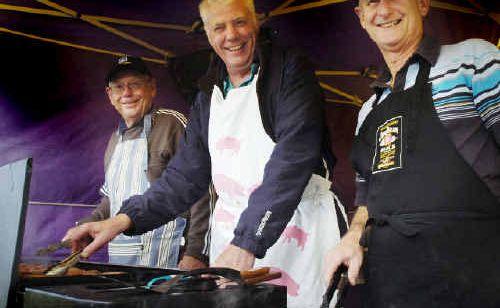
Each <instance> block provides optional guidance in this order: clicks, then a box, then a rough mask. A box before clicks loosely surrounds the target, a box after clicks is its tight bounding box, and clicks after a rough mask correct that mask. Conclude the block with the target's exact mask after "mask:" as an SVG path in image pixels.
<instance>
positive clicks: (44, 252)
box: [36, 240, 71, 256]
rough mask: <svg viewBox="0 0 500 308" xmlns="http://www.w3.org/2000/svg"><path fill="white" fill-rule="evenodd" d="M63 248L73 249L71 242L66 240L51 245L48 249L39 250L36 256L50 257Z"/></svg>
mask: <svg viewBox="0 0 500 308" xmlns="http://www.w3.org/2000/svg"><path fill="white" fill-rule="evenodd" d="M62 248H71V240H66V241H62V242H58V243H54V244H50V245H49V246H47V247H44V248H41V249H38V250H37V252H36V255H37V256H48V255H50V254H51V253H53V252H56V251H57V250H59V249H62Z"/></svg>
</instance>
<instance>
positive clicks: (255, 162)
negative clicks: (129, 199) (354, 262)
mask: <svg viewBox="0 0 500 308" xmlns="http://www.w3.org/2000/svg"><path fill="white" fill-rule="evenodd" d="M257 80H258V75H256V76H255V78H254V79H253V81H252V83H251V84H250V85H248V86H243V87H239V88H235V89H232V90H230V91H229V93H228V94H227V97H226V98H224V97H223V95H222V92H221V90H220V89H219V88H218V87H217V86H214V89H213V92H212V98H211V107H210V122H209V136H208V140H209V141H208V142H209V150H210V156H211V161H212V180H213V183H214V186H215V189H216V191H217V194H218V197H219V198H218V200H217V203H216V205H215V210H214V214H213V215H212V239H211V244H210V245H211V246H210V261H211V262H214V261H215V260H216V259H217V257H218V256H219V255H220V254H221V253H222V252H223V251H224V249H225V248H226V247H227V246H228V245H229V243H230V241H231V240H232V239H233V237H234V234H233V231H234V229H235V228H236V225H237V223H238V220H239V218H240V215H241V213H242V212H243V211H244V210H245V209H246V208H247V206H248V199H249V196H250V194H251V193H252V192H253V191H254V190H255V189H256V188H257V187H258V186H259V185H260V184H261V183H262V179H263V175H264V168H265V166H266V164H267V162H268V161H269V158H270V157H271V154H272V152H273V150H274V146H275V143H274V142H273V140H272V139H271V138H270V137H269V136H268V134H267V133H266V131H265V130H264V127H263V125H262V119H261V116H260V111H259V103H258V98H257V91H256V84H257ZM329 188H330V182H329V181H328V180H326V179H324V178H322V177H320V176H318V175H315V174H313V175H312V176H311V179H310V180H309V183H308V185H307V187H306V188H305V191H304V193H303V195H302V199H301V201H300V203H299V205H298V207H297V209H296V210H295V213H294V215H293V217H292V219H291V220H290V222H289V223H288V225H287V226H286V228H285V230H284V231H283V233H282V235H281V237H280V238H279V239H278V241H277V242H276V243H275V244H274V245H273V246H272V247H271V248H270V249H268V251H267V253H266V256H265V257H264V258H263V259H256V260H255V265H254V267H255V268H259V267H264V266H269V267H271V268H272V271H281V273H282V277H281V278H280V279H277V280H274V281H271V283H275V284H279V285H285V286H286V287H287V302H288V307H292V308H294V307H296V308H305V307H319V306H320V304H321V300H322V295H323V293H324V292H325V290H326V287H327V283H326V282H325V281H324V280H323V273H324V269H323V259H324V258H323V257H324V255H325V253H326V252H327V251H328V250H329V249H331V248H333V247H334V246H335V245H336V244H337V243H338V242H339V239H340V232H339V227H338V223H337V216H336V213H335V208H334V199H335V198H336V197H335V195H334V194H333V193H332V192H331V191H330V190H329ZM337 201H338V200H337Z"/></svg>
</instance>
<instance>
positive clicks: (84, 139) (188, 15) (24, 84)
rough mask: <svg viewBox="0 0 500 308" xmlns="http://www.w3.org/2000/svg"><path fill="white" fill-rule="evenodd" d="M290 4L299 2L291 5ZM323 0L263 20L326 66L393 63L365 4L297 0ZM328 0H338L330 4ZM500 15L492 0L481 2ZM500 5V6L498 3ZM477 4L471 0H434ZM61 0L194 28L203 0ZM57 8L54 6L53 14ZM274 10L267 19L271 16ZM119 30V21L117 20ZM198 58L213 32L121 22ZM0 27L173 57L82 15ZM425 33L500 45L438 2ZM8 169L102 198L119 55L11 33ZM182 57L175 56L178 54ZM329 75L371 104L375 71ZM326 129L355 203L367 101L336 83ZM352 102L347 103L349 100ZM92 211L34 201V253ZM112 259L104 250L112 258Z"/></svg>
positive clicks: (67, 193)
mask: <svg viewBox="0 0 500 308" xmlns="http://www.w3.org/2000/svg"><path fill="white" fill-rule="evenodd" d="M283 2H285V1H277V0H269V1H259V0H257V1H256V7H257V11H258V12H261V13H267V14H268V15H269V13H270V12H273V9H276V8H277V7H279V6H280V5H281V4H282V3H283ZM288 2H290V1H288ZM320 2H321V3H323V4H325V5H323V6H319V7H316V8H311V9H306V10H299V11H295V12H291V13H287V14H281V15H276V16H271V17H269V16H268V17H269V18H268V20H267V21H266V22H265V23H264V26H266V27H269V28H271V29H273V30H275V31H276V32H277V39H278V40H279V41H280V42H281V43H282V44H285V45H290V46H298V47H299V48H301V49H302V50H303V51H304V52H305V53H307V54H308V55H309V56H310V58H311V59H312V60H313V62H314V64H315V65H316V68H317V69H318V70H322V71H323V70H326V71H328V70H335V71H349V72H362V71H363V70H365V69H366V68H368V67H378V66H380V64H381V63H382V58H381V56H380V53H379V52H378V50H377V48H376V46H375V44H373V43H372V42H371V41H370V39H369V38H368V36H367V34H366V33H365V32H364V31H363V29H361V27H360V26H359V22H358V20H357V17H356V16H355V14H354V12H353V8H354V6H355V3H356V1H299V0H297V1H292V2H291V4H290V6H291V7H294V6H295V7H300V6H302V5H310V4H311V3H312V4H318V3H320ZM326 2H328V3H329V4H328V3H326ZM474 2H475V3H478V4H481V5H482V6H483V9H486V10H490V11H489V12H488V13H490V14H492V13H495V12H498V8H496V7H494V6H492V2H491V1H477V0H475V1H474ZM493 2H494V1H493ZM433 3H435V4H436V3H439V4H443V3H447V4H450V5H454V6H456V7H461V8H467V9H469V10H475V11H477V9H476V8H475V7H474V5H472V4H471V3H472V1H467V0H448V1H433ZM2 4H8V5H14V6H25V7H34V8H38V9H51V8H50V7H48V6H47V5H44V4H43V3H39V2H37V1H33V0H7V1H6V0H3V1H2V2H1V3H0V10H2V7H1V5H2ZM57 4H59V5H62V6H65V7H68V8H71V9H72V10H74V11H75V12H78V13H79V14H87V15H98V16H109V17H114V18H123V19H129V20H142V21H149V22H156V23H165V24H178V25H182V26H185V27H191V26H192V25H193V24H194V23H195V22H196V21H197V20H198V13H197V2H196V1H158V0H150V1H142V2H139V1H132V0H120V1H110V0H107V1H103V0H100V1H98V0H94V1H75V0H64V1H63V0H61V1H58V2H57ZM51 10H52V9H51ZM264 15H265V14H264ZM109 25H111V24H109ZM111 26H112V27H114V28H116V29H118V30H120V31H124V32H126V33H129V34H131V35H133V36H135V37H138V38H140V39H142V40H144V41H146V42H149V43H151V44H153V45H155V46H158V47H159V48H161V49H162V50H168V51H171V52H172V53H173V54H175V55H177V56H178V58H179V59H180V58H182V57H184V59H185V60H186V59H187V62H188V63H189V57H190V56H191V54H193V53H196V52H199V51H200V50H204V49H205V50H206V49H207V48H209V46H208V43H207V40H206V38H205V36H204V34H203V33H200V31H194V32H190V33H186V32H185V31H180V30H165V29H154V28H144V27H135V26H125V25H116V24H112V25H111ZM0 28H7V29H12V30H15V31H19V32H23V33H30V34H34V35H38V36H41V37H48V38H53V39H57V40H61V41H68V42H72V43H75V44H81V45H85V46H92V47H95V48H100V49H105V50H111V51H116V52H119V53H127V54H131V55H136V56H142V57H149V58H155V59H159V60H161V61H166V62H169V61H168V59H166V58H164V57H162V56H161V55H159V54H158V53H155V52H154V51H151V50H149V49H146V48H143V47H141V46H139V45H137V44H134V43H132V42H130V41H127V40H124V39H122V38H120V37H118V36H116V35H114V34H111V33H109V32H107V31H103V30H102V29H99V28H97V27H95V26H93V25H90V24H89V23H87V22H85V21H82V20H80V19H75V18H68V17H54V16H48V15H37V14H29V13H22V12H16V11H10V10H2V14H0ZM426 32H428V33H430V34H432V35H434V36H435V37H437V38H438V39H439V40H440V42H442V43H454V42H457V41H460V40H463V39H466V38H470V37H479V38H483V39H486V40H489V41H491V42H492V43H494V44H496V43H497V42H498V37H499V26H498V23H497V22H495V21H494V20H493V19H492V18H491V17H488V15H487V14H483V15H477V14H471V13H464V12H458V11H454V10H449V9H442V8H438V7H433V8H432V9H431V12H430V14H429V16H428V18H426ZM0 55H1V59H2V60H3V61H2V74H1V75H0V153H2V155H0V165H3V164H5V163H7V162H11V161H14V160H16V159H19V158H23V157H26V156H32V157H34V167H33V180H32V184H31V195H30V200H31V201H33V202H40V203H51V204H52V203H70V204H87V205H92V204H95V203H96V202H97V201H98V199H99V196H98V194H97V192H98V188H99V186H100V185H101V184H102V181H103V175H104V174H103V163H102V157H103V154H104V148H105V146H106V141H107V139H108V137H109V135H110V134H111V132H112V131H113V130H114V128H115V127H116V123H117V121H118V115H117V114H116V112H115V111H114V109H113V107H112V106H111V105H110V104H109V102H108V99H107V97H106V96H105V93H104V76H105V75H106V72H107V70H108V68H109V67H110V65H111V63H112V62H113V61H114V59H115V58H114V56H112V55H109V54H101V53H94V52H90V51H85V50H79V49H74V48H71V47H64V46H60V45H55V44H50V43H46V42H41V41H37V40H30V39H27V38H25V37H21V36H17V35H13V34H8V33H4V32H1V31H0ZM172 63H175V60H173V62H172ZM148 64H149V66H150V67H151V69H152V70H153V74H154V75H155V76H156V77H157V79H158V82H159V87H158V88H159V93H158V97H157V99H156V100H155V101H156V103H157V104H158V105H160V106H163V107H167V108H173V109H177V110H179V111H181V112H183V113H186V114H187V113H188V112H189V104H188V103H187V102H186V99H185V97H183V93H182V92H181V91H180V90H179V88H178V87H177V84H176V82H175V81H174V80H173V78H172V76H171V75H170V74H169V73H167V71H168V69H167V67H166V66H165V65H162V64H158V63H152V62H151V63H148ZM319 78H320V81H321V82H323V83H325V84H327V85H329V86H331V87H334V88H335V89H339V90H341V91H343V92H345V93H348V94H349V95H353V96H356V97H359V98H360V100H363V99H366V98H367V97H369V95H370V94H371V90H370V88H369V87H368V84H369V83H370V82H371V79H370V78H367V77H362V76H332V77H328V76H320V77H319ZM325 96H326V98H327V99H328V100H329V101H334V102H337V103H326V105H325V109H326V117H327V124H328V127H329V130H330V134H331V139H332V140H331V141H332V142H331V143H332V149H333V151H334V153H335V154H336V156H337V157H338V164H337V168H336V170H335V173H334V189H335V190H336V191H337V193H338V194H339V195H340V197H341V199H342V200H343V202H344V203H345V204H347V205H349V207H350V209H351V210H352V203H353V197H354V186H353V178H354V174H353V171H352V169H351V167H350V163H349V159H348V155H349V152H350V148H351V145H352V136H353V131H354V126H355V122H356V117H357V112H358V110H359V109H358V107H356V106H355V105H354V104H350V103H348V102H347V103H345V101H348V99H346V97H343V96H341V95H338V94H334V93H332V92H330V91H326V90H325ZM343 101H344V103H338V102H343ZM91 209H92V208H91V207H70V206H55V205H40V204H38V203H37V205H35V203H33V204H32V206H31V207H30V209H29V211H28V219H27V221H28V224H29V225H28V227H27V233H26V237H25V247H24V251H23V253H24V254H26V255H29V254H31V253H32V252H33V251H35V250H36V248H38V247H39V246H43V245H45V244H48V243H50V242H54V241H57V240H58V239H60V238H61V237H62V235H63V234H64V232H65V231H66V229H67V227H69V226H71V225H73V224H74V221H76V220H77V219H78V218H79V217H81V216H82V215H85V214H86V213H88V212H89V211H90V210H91ZM102 258H104V256H103V257H102Z"/></svg>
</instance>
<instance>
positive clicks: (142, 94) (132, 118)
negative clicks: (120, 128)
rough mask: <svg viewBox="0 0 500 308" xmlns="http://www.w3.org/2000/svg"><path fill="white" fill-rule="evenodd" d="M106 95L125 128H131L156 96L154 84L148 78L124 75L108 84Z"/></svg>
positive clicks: (146, 110) (153, 81)
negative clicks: (123, 122)
mask: <svg viewBox="0 0 500 308" xmlns="http://www.w3.org/2000/svg"><path fill="white" fill-rule="evenodd" d="M106 93H107V94H108V98H109V100H110V102H111V104H112V105H113V107H115V109H116V111H118V113H119V114H120V115H121V117H122V118H123V120H124V121H125V123H126V124H127V127H131V126H132V125H134V124H135V123H137V122H139V121H140V120H141V119H142V118H143V117H144V115H145V114H146V113H147V112H148V111H149V109H151V105H152V104H153V98H154V97H155V96H156V83H155V80H154V79H153V78H151V77H149V76H144V75H138V74H134V73H124V74H123V75H122V76H119V77H118V78H116V79H115V80H113V81H112V82H110V84H109V86H108V87H106Z"/></svg>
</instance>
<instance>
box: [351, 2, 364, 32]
mask: <svg viewBox="0 0 500 308" xmlns="http://www.w3.org/2000/svg"><path fill="white" fill-rule="evenodd" d="M354 12H355V13H356V15H357V16H358V18H359V24H360V25H361V27H363V29H366V28H365V14H364V12H363V8H362V7H360V6H359V5H358V6H356V7H355V8H354Z"/></svg>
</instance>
